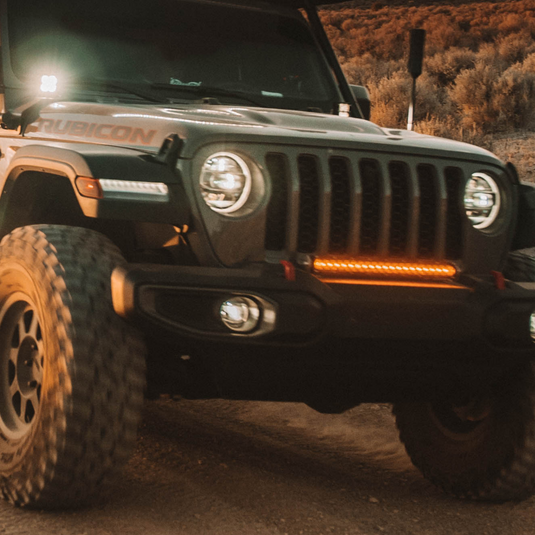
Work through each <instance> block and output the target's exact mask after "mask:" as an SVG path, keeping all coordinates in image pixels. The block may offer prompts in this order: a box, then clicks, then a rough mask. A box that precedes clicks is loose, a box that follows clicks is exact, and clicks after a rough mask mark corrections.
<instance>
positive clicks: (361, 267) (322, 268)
mask: <svg viewBox="0 0 535 535" xmlns="http://www.w3.org/2000/svg"><path fill="white" fill-rule="evenodd" d="M313 271H314V273H316V274H317V275H323V276H338V277H343V276H346V277H347V276H357V277H358V276H359V275H361V276H362V275H368V276H370V275H371V276H377V277H387V278H391V279H400V278H401V279H414V278H416V279H431V280H446V279H452V278H453V277H455V275H456V274H457V269H456V268H455V266H453V265H451V264H438V263H437V264H435V263H415V262H376V261H371V260H370V261H365V260H361V261H357V260H337V259H329V258H316V259H314V264H313Z"/></svg>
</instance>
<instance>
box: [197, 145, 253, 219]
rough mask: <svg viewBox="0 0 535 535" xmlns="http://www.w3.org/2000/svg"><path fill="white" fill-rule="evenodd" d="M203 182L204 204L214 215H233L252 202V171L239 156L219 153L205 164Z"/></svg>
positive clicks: (202, 175) (202, 174)
mask: <svg viewBox="0 0 535 535" xmlns="http://www.w3.org/2000/svg"><path fill="white" fill-rule="evenodd" d="M199 182H200V187H201V194H202V197H203V199H204V202H205V203H206V204H207V205H208V206H209V207H210V208H211V209H212V210H214V212H219V213H220V214H230V213H232V212H236V211H237V210H239V209H240V208H241V207H242V206H243V205H244V204H245V203H246V202H247V199H248V198H249V194H250V193H251V170H250V169H249V166H248V165H247V164H246V163H245V161H244V160H243V158H240V157H239V156H237V155H236V154H232V153H230V152H218V153H216V154H212V156H210V157H209V158H207V159H206V161H205V162H204V164H203V166H202V170H201V176H200V180H199Z"/></svg>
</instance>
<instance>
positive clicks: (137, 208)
mask: <svg viewBox="0 0 535 535" xmlns="http://www.w3.org/2000/svg"><path fill="white" fill-rule="evenodd" d="M77 148H78V147H77ZM83 149H84V147H82V148H81V150H78V151H77V150H72V149H69V148H63V147H54V146H46V145H38V144H31V145H25V146H23V147H21V148H20V149H18V150H17V152H16V153H15V155H14V156H13V158H12V160H11V162H10V164H9V167H8V169H7V171H6V173H5V175H4V177H3V180H2V183H1V190H0V191H2V195H1V197H0V214H3V213H5V210H6V208H7V206H8V203H9V199H10V195H11V192H12V190H13V188H14V186H15V183H16V181H17V179H18V177H19V176H21V175H22V174H23V173H25V172H27V171H33V172H38V173H43V174H49V175H56V176H61V177H65V178H67V179H68V180H69V182H70V183H71V187H72V190H73V192H74V194H75V196H76V199H77V201H78V204H79V207H80V209H81V210H82V212H83V214H84V215H85V216H86V217H91V218H106V219H119V220H133V221H146V222H158V223H169V224H173V225H181V224H187V223H188V222H189V214H190V208H189V202H188V200H187V198H186V194H185V192H184V189H183V187H182V184H181V180H180V177H179V176H178V175H177V174H175V172H173V170H171V169H170V168H169V167H168V166H166V165H162V164H161V163H159V162H157V161H153V160H151V159H150V158H148V157H147V154H146V153H144V152H141V151H135V150H132V149H123V148H120V147H108V146H99V147H93V146H91V147H88V150H87V154H84V152H83ZM80 176H82V177H87V178H117V179H121V177H123V176H126V177H128V179H130V180H147V177H148V178H149V179H151V180H153V181H159V182H164V183H166V184H167V185H168V187H169V190H170V198H169V202H166V203H162V202H158V203H156V202H147V201H143V202H142V201H136V200H127V201H125V200H117V199H113V200H112V199H94V198H89V197H84V196H82V195H81V194H80V193H79V191H78V188H77V187H76V179H77V177H80Z"/></svg>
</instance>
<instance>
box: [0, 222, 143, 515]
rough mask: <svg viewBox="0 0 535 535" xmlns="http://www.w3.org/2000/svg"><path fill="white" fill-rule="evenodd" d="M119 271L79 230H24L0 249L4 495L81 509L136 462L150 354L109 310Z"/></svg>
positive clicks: (96, 237)
mask: <svg viewBox="0 0 535 535" xmlns="http://www.w3.org/2000/svg"><path fill="white" fill-rule="evenodd" d="M123 263H124V259H123V257H122V256H121V253H120V251H119V250H118V249H117V248H116V247H115V246H114V245H113V244H112V243H111V242H110V241H109V240H108V239H107V238H105V237H104V236H102V235H101V234H98V233H96V232H93V231H90V230H86V229H81V228H72V227H62V226H48V225H42V226H32V227H23V228H20V229H17V230H15V231H13V232H12V233H11V234H10V235H8V236H6V237H5V238H4V239H3V240H2V242H1V244H0V355H2V356H1V357H0V366H2V367H3V369H1V370H0V378H1V379H0V385H1V386H0V390H1V391H0V396H1V397H0V404H1V405H0V491H1V492H2V495H3V496H4V498H6V499H7V500H9V501H10V502H12V503H13V504H15V505H19V506H31V507H39V508H60V507H61V508H63V507H72V506H78V505H80V504H83V503H85V502H86V501H87V500H88V499H90V498H92V497H93V496H94V495H95V494H96V493H97V491H98V490H99V488H100V487H101V485H102V483H103V482H104V481H105V480H107V479H108V478H109V477H110V476H111V475H113V474H114V473H115V471H116V470H117V469H118V468H119V467H120V466H121V465H122V464H123V463H124V462H125V461H126V460H127V459H128V457H129V455H130V452H131V449H132V447H133V445H134V442H135V435H136V428H137V424H138V420H139V416H140V413H141V408H142V402H143V388H144V348H143V344H142V342H141V341H140V339H139V337H138V336H137V335H136V333H135V332H134V331H133V330H132V328H131V327H130V326H128V325H127V324H125V323H124V322H123V321H122V320H121V319H120V318H119V317H118V316H117V315H116V314H115V313H114V311H113V308H112V304H111V291H110V276H111V273H112V270H113V269H114V268H115V267H116V266H118V265H121V264H123ZM28 379H29V380H28ZM19 412H20V413H21V414H20V415H19ZM17 417H18V418H17Z"/></svg>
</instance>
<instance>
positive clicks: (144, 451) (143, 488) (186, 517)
mask: <svg viewBox="0 0 535 535" xmlns="http://www.w3.org/2000/svg"><path fill="white" fill-rule="evenodd" d="M330 533H335V534H340V535H341V534H383V533H390V534H395V535H402V534H407V535H408V534H411V535H412V534H429V535H431V534H432V535H440V534H470V535H472V534H474V535H475V534H477V535H484V534H487V535H491V534H492V535H494V534H514V535H523V534H525V535H528V534H529V535H533V533H535V499H531V500H528V501H526V502H523V503H520V504H515V503H509V504H504V505H492V504H477V503H470V502H460V501H457V500H454V499H451V498H448V497H447V496H445V495H443V494H442V493H441V492H439V491H438V490H436V489H435V488H433V487H432V486H431V485H430V484H428V483H427V482H426V481H425V480H424V479H423V478H422V477H421V476H420V474H419V473H418V472H417V471H416V470H415V469H414V468H413V467H412V466H411V464H410V461H409V460H408V458H407V457H406V455H405V453H404V451H403V448H402V447H401V446H400V444H399V442H398V440H397V434H396V430H395V427H394V424H393V421H392V417H391V415H390V410H389V407H388V406H386V405H363V406H361V407H358V408H356V409H353V410H352V411H349V412H348V413H346V414H343V415H341V416H324V415H320V414H318V413H315V412H314V411H312V410H311V409H308V408H307V407H305V406H303V405H285V404H274V403H266V404H261V403H245V402H244V403H242V402H225V401H206V402H188V401H181V402H173V401H164V400H160V401H155V402H149V403H148V404H147V407H146V411H145V420H144V424H143V427H142V429H141V433H140V437H139V442H138V447H137V450H136V452H135V455H134V457H133V458H132V460H131V462H130V464H129V465H128V467H127V469H126V471H125V472H124V474H123V477H122V479H120V480H118V481H117V482H116V483H115V484H114V485H113V486H112V488H111V489H110V490H109V492H108V493H107V495H106V496H104V497H103V498H102V499H101V500H99V501H98V502H97V503H96V504H95V505H94V506H93V507H92V508H88V509H84V510H81V511H74V512H59V513H43V512H38V511H25V510H20V509H14V508H13V507H11V506H10V505H7V504H4V503H0V534H7V535H14V534H17V535H19V534H20V535H22V534H32V535H34V534H39V535H93V534H94V535H108V534H120V535H130V534H132V535H134V534H135V535H138V534H139V535H141V534H151V535H152V534H154V535H167V534H169V535H171V534H176V535H249V534H251V535H255V534H260V535H283V534H288V535H299V534H303V535H304V534H309V535H319V534H330Z"/></svg>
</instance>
